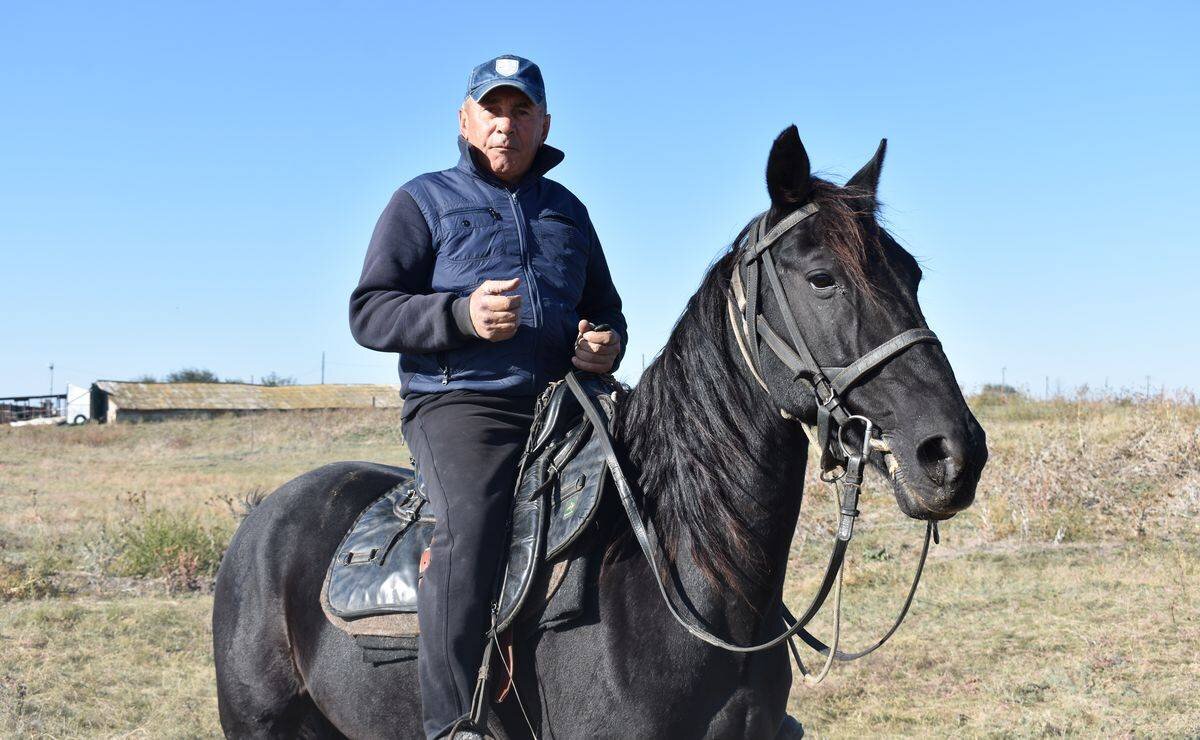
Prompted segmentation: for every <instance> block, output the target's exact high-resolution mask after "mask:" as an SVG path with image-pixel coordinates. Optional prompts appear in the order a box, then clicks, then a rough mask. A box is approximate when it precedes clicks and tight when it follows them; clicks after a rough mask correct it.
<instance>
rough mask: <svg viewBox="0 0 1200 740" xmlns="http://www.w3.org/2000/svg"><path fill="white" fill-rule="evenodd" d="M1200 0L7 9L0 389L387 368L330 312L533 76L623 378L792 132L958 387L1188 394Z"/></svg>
mask: <svg viewBox="0 0 1200 740" xmlns="http://www.w3.org/2000/svg"><path fill="white" fill-rule="evenodd" d="M1198 25H1200V4H1198V3H1195V2H1186V3H1185V2H1180V3H1161V2H1146V3H1138V4H1127V3H1123V4H1118V3H1108V2H1087V3H1053V4H1050V3H1022V2H1006V3H988V4H984V3H919V4H918V3H894V2H858V3H852V4H844V3H821V4H814V3H808V2H799V1H797V0H791V1H790V2H785V3H778V4H771V3H714V4H706V3H695V2H692V3H679V4H674V3H645V2H642V3H636V4H623V3H588V4H582V3H580V4H575V3H562V2H559V3H544V4H541V3H533V2H523V3H518V4H511V3H509V4H498V3H491V4H477V3H470V2H455V3H419V4H418V3H412V4H408V3H398V2H391V3H375V2H365V1H364V2H348V1H340V2H338V1H330V2H321V3H313V2H288V3H268V2H261V3H258V2H256V3H221V2H212V3H161V2H147V3H138V2H122V3H83V2H80V3H71V2H64V3H53V4H50V3H11V4H6V7H5V10H4V12H3V14H2V18H0V258H2V261H0V265H2V268H0V274H3V284H2V285H0V326H2V332H3V335H2V339H0V396H5V395H17V394H25V393H30V394H32V393H44V392H46V391H48V390H49V389H50V371H49V365H50V364H51V363H53V364H54V366H55V370H54V375H53V383H54V390H55V391H56V392H61V390H62V388H63V384H64V383H65V382H68V381H70V382H73V383H75V384H79V385H86V384H89V383H91V382H92V381H94V380H96V379H100V378H106V379H128V378H133V377H137V376H142V375H147V374H149V375H155V376H160V377H161V376H163V375H165V374H167V373H169V372H171V371H172V370H177V369H179V368H183V367H201V368H207V369H210V370H212V371H214V372H215V373H217V374H218V375H220V376H221V377H223V378H225V377H235V378H241V379H244V380H249V379H251V378H261V377H262V376H263V375H266V374H268V373H271V372H274V373H278V374H280V375H284V376H292V377H294V378H296V379H297V380H298V381H299V382H304V383H315V382H319V381H320V379H321V358H322V353H324V354H325V379H326V381H327V382H338V383H342V382H355V383H361V382H396V372H395V357H394V355H388V354H382V353H377V352H373V351H371V350H367V349H365V348H362V347H359V346H358V345H357V344H356V343H355V342H354V340H353V338H352V337H351V335H350V331H349V326H348V321H347V305H348V298H349V295H350V292H351V290H352V289H353V288H354V286H355V284H356V282H357V279H358V275H359V272H360V270H361V266H362V259H363V255H364V253H365V250H366V245H367V241H368V239H369V237H370V234H371V231H372V229H373V227H374V224H375V221H376V219H377V218H378V216H379V213H380V211H381V210H382V208H383V206H384V205H385V204H386V203H387V201H388V199H389V197H390V196H391V194H392V192H393V191H394V190H395V189H396V188H397V187H399V186H400V185H401V184H403V183H404V182H406V181H407V180H409V179H410V178H412V177H413V176H415V175H417V174H420V173H422V172H427V171H431V170H438V169H444V168H446V167H450V166H452V165H453V164H454V162H455V161H456V159H457V156H458V152H457V149H456V146H455V136H456V134H457V121H456V115H457V114H456V111H457V106H458V104H459V102H460V101H461V99H462V97H463V95H464V92H465V82H466V77H467V73H468V72H469V71H470V69H471V67H472V66H474V65H475V64H477V63H479V62H482V61H484V60H486V59H489V58H491V57H493V56H495V55H498V54H501V53H515V54H520V55H522V56H525V57H528V58H530V59H533V60H534V61H535V62H537V63H538V64H539V65H540V66H541V68H542V70H543V73H544V76H545V79H546V85H547V96H548V103H549V108H550V112H551V114H552V115H553V128H552V131H551V134H550V138H549V143H551V144H553V145H555V146H557V147H559V148H560V149H562V150H564V151H565V152H566V155H567V157H566V160H565V162H564V163H563V164H562V165H560V166H559V167H558V168H556V169H555V170H554V171H553V173H552V177H553V178H554V179H556V180H558V181H559V182H562V183H563V184H565V185H566V186H567V187H568V188H570V189H571V190H572V191H573V192H574V193H576V194H577V195H578V196H579V197H580V198H581V199H582V200H583V202H584V203H585V204H587V206H588V208H589V210H590V212H591V215H592V218H593V221H594V223H595V225H596V228H597V231H598V233H599V234H600V237H601V240H602V242H603V244H604V248H605V252H606V254H607V257H608V260H609V263H610V267H611V269H612V272H613V276H614V279H615V281H616V284H617V287H618V288H619V290H620V292H621V294H622V296H623V298H624V300H625V308H626V316H627V318H628V320H629V325H630V344H629V350H628V354H627V358H626V361H625V368H624V370H623V372H622V375H621V377H622V378H623V379H625V380H627V381H630V382H632V381H634V380H636V377H637V375H638V372H639V371H640V367H641V364H642V362H643V358H644V361H645V362H649V361H650V360H651V359H652V358H653V356H654V354H655V353H656V352H657V351H658V350H659V349H660V348H661V347H662V345H663V343H664V342H665V341H666V338H667V336H668V334H669V332H670V330H671V327H672V325H673V324H674V322H675V320H676V318H677V317H678V315H679V313H680V311H681V310H682V309H683V307H684V305H685V303H686V301H687V298H688V297H689V296H690V295H691V294H692V293H693V292H694V291H695V290H696V288H697V287H698V285H699V282H700V279H701V276H702V275H703V274H704V272H705V270H706V269H707V267H708V266H709V265H710V264H711V263H712V261H713V260H714V259H715V258H716V257H717V256H718V255H719V254H720V253H721V252H722V251H723V250H724V249H726V248H727V246H728V244H729V241H730V240H731V239H732V238H733V237H734V236H735V235H736V233H737V231H738V230H739V228H740V227H741V226H742V225H743V224H744V223H745V222H746V221H747V220H748V219H749V218H750V217H751V216H753V215H754V214H755V213H757V212H758V211H760V210H762V209H763V208H765V206H766V205H767V199H766V192H765V187H764V183H763V171H764V167H765V163H766V156H767V153H768V151H769V149H770V144H771V141H772V140H773V138H774V137H775V136H776V135H777V134H778V133H779V132H780V131H781V130H782V129H784V128H785V127H786V126H788V125H789V124H792V123H795V124H796V125H797V126H798V127H799V130H800V134H801V137H802V138H803V140H804V142H805V145H806V147H807V149H808V152H809V155H810V157H811V159H812V161H813V165H814V167H815V168H816V169H817V170H820V171H822V172H823V173H825V174H826V175H827V176H828V177H831V178H832V179H834V180H835V181H837V182H841V181H842V180H843V179H844V178H846V177H848V176H849V175H850V174H852V173H853V172H854V171H855V170H857V169H858V167H859V166H861V165H862V164H863V163H864V162H866V160H867V159H868V158H869V157H870V155H871V154H872V152H873V151H874V150H875V148H876V146H877V145H878V143H879V139H880V138H883V137H887V138H888V141H889V148H888V156H887V162H886V164H885V167H884V171H883V178H882V183H881V188H880V195H881V199H882V201H883V202H884V210H883V215H884V216H885V217H886V222H887V224H888V227H889V229H890V230H891V232H892V233H893V234H894V235H895V236H896V237H897V238H898V239H899V240H900V241H901V243H902V244H904V245H905V246H906V247H907V248H908V249H909V250H910V251H911V252H912V253H913V254H914V255H915V256H916V257H918V259H920V260H921V263H922V265H923V268H924V271H925V281H924V283H923V285H922V287H921V303H922V307H923V309H924V311H925V314H926V316H927V318H928V320H929V323H930V326H931V327H932V328H933V329H934V330H935V331H937V332H938V334H939V335H940V337H941V339H942V342H943V345H944V347H945V349H946V352H947V355H948V356H949V358H950V361H951V363H952V364H953V366H954V367H955V370H956V373H957V375H958V378H959V381H960V383H961V384H963V385H964V386H966V387H967V388H978V387H979V386H980V385H982V384H984V383H997V382H1001V380H1004V381H1006V382H1008V383H1009V384H1012V385H1017V386H1021V387H1025V388H1028V389H1029V390H1030V391H1032V392H1034V393H1036V394H1041V393H1042V392H1044V390H1045V389H1046V388H1047V387H1049V388H1050V389H1051V390H1052V391H1053V390H1056V389H1061V390H1062V391H1063V392H1068V391H1071V390H1073V389H1075V388H1076V387H1078V386H1080V385H1084V384H1087V385H1088V386H1089V387H1090V388H1092V389H1093V390H1096V389H1101V388H1105V387H1107V388H1110V389H1113V390H1119V389H1122V388H1126V389H1135V390H1142V389H1144V387H1145V386H1146V384H1149V385H1150V386H1151V387H1152V388H1153V389H1155V390H1157V389H1159V388H1160V387H1166V388H1167V389H1175V388H1182V387H1189V388H1192V389H1196V388H1197V387H1200V382H1198V381H1200V370H1198V368H1200V341H1197V340H1198V339H1200V330H1197V328H1196V325H1195V319H1194V317H1195V313H1196V311H1195V296H1196V293H1197V291H1198V290H1200V285H1198V279H1200V269H1198V268H1200V258H1198V252H1197V247H1198V246H1200V244H1198V239H1197V236H1196V227H1195V225H1194V224H1193V221H1194V217H1195V214H1196V212H1197V208H1196V203H1197V201H1198V196H1200V184H1198V182H1200V180H1198V178H1197V176H1196V172H1197V170H1198V169H1200V147H1198V146H1197V135H1198V134H1197V132H1200V74H1198V73H1200V51H1198V49H1200V45H1197V44H1196V43H1195V37H1194V34H1195V29H1196V28H1197V27H1198Z"/></svg>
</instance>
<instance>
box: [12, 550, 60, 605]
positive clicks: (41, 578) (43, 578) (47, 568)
mask: <svg viewBox="0 0 1200 740" xmlns="http://www.w3.org/2000/svg"><path fill="white" fill-rule="evenodd" d="M54 575H55V568H54V567H53V564H52V563H51V562H49V561H47V560H44V559H37V560H35V561H34V562H32V563H12V562H8V561H4V560H0V601H9V600H15V599H40V598H44V597H47V596H54V595H56V594H57V593H58V587H57V586H56V585H55V583H54V578H53V576H54Z"/></svg>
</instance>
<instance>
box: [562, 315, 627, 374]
mask: <svg viewBox="0 0 1200 740" xmlns="http://www.w3.org/2000/svg"><path fill="white" fill-rule="evenodd" d="M591 329H592V325H591V323H590V322H588V321H586V320H583V321H580V322H579V338H578V339H576V340H575V356H574V357H572V358H571V362H573V363H574V364H575V367H577V368H579V369H580V370H586V371H587V372H590V373H607V372H609V371H610V370H612V368H613V363H614V362H616V361H617V356H618V355H620V354H621V335H620V334H618V333H616V332H615V331H592V330H591Z"/></svg>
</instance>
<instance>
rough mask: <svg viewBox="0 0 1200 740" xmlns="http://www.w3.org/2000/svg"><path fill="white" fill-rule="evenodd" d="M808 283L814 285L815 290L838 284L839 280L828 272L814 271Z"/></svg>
mask: <svg viewBox="0 0 1200 740" xmlns="http://www.w3.org/2000/svg"><path fill="white" fill-rule="evenodd" d="M808 284H809V285H811V286H812V287H813V290H825V289H827V288H832V287H833V286H835V285H837V282H836V281H835V280H834V279H833V276H832V275H830V274H829V273H827V272H814V273H813V274H811V275H809V276H808Z"/></svg>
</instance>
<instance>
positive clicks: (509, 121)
mask: <svg viewBox="0 0 1200 740" xmlns="http://www.w3.org/2000/svg"><path fill="white" fill-rule="evenodd" d="M458 131H459V133H460V134H462V137H463V138H464V139H466V140H467V142H468V143H469V144H470V145H471V146H472V147H474V148H475V149H476V150H477V151H478V152H479V153H481V154H482V155H483V156H482V157H479V156H478V155H477V156H476V158H475V159H476V164H477V165H479V166H481V167H482V166H484V165H485V164H486V166H487V168H488V169H490V170H491V171H492V174H493V175H495V176H496V177H498V178H500V179H501V180H503V181H504V182H507V183H510V184H515V183H516V182H517V181H519V180H520V179H521V177H522V176H524V174H525V173H526V172H528V171H529V167H530V165H532V164H533V157H534V155H535V154H537V150H538V147H540V146H541V145H542V142H544V141H545V140H546V135H547V134H549V133H550V114H548V113H546V112H545V111H544V110H542V108H541V107H539V106H537V105H535V104H534V103H533V101H531V100H530V99H529V98H528V97H526V96H525V94H524V93H522V92H521V91H520V90H517V89H516V88H512V87H498V88H496V89H494V90H492V91H491V92H489V93H488V94H487V95H484V96H483V100H481V101H479V102H475V100H474V99H473V98H467V99H466V100H465V101H463V105H462V108H460V109H459V111H458ZM481 159H482V160H484V161H480V160H481Z"/></svg>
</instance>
